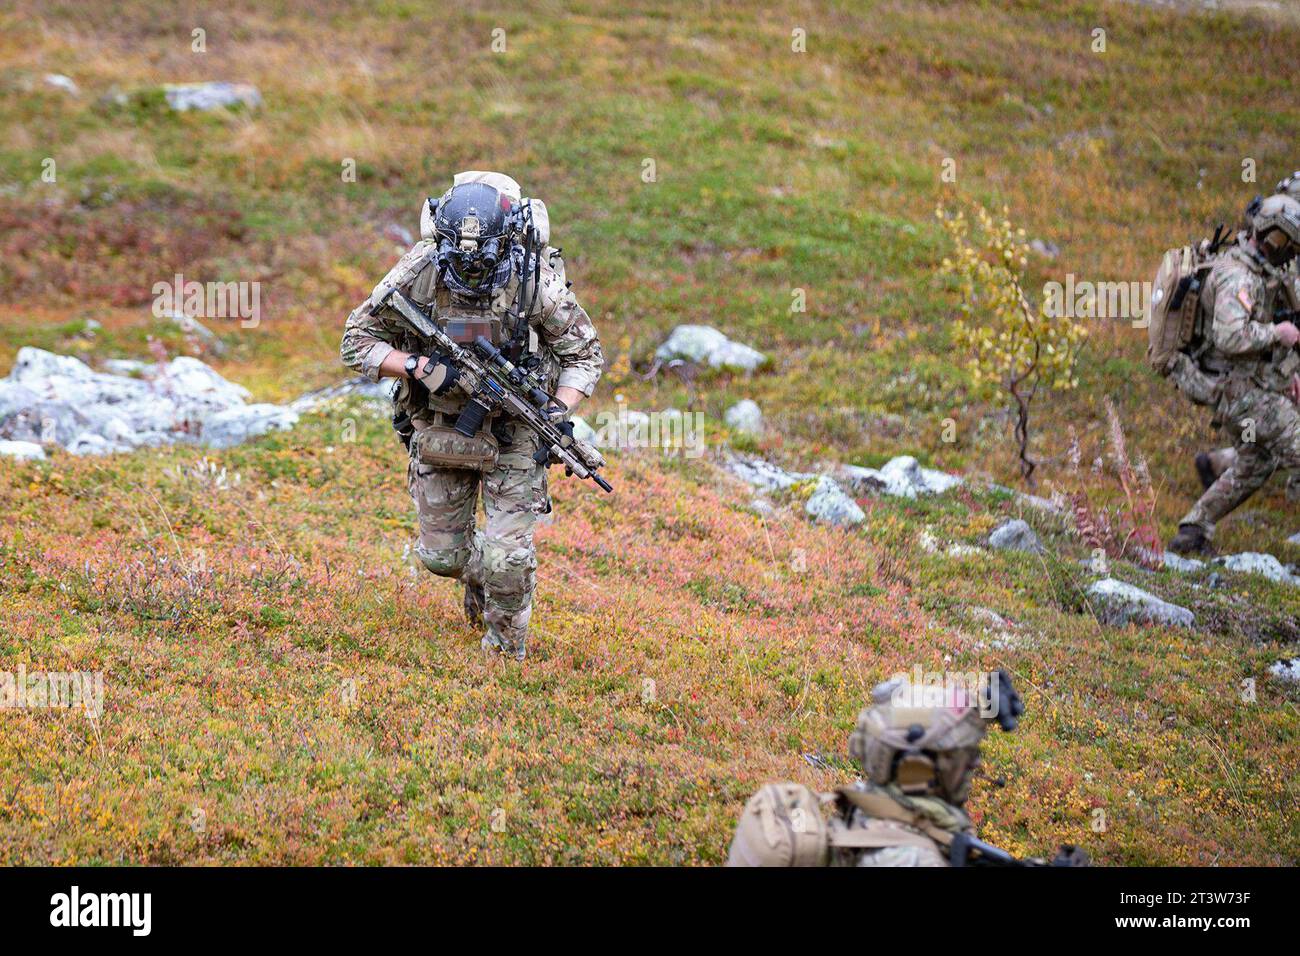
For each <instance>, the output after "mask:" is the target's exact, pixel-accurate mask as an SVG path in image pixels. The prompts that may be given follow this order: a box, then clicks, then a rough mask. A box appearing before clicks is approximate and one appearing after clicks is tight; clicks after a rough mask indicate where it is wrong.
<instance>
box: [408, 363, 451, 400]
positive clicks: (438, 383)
mask: <svg viewBox="0 0 1300 956" xmlns="http://www.w3.org/2000/svg"><path fill="white" fill-rule="evenodd" d="M458 378H460V372H458V371H457V370H456V366H454V365H452V364H451V359H450V358H448V357H447V356H446V355H439V356H438V357H436V358H428V359H423V360H422V364H421V365H420V366H418V367H417V368H416V372H415V380H416V381H417V382H419V383H420V384H421V385H423V386H424V387H425V388H427V389H428V390H429V391H430V392H432V393H433V394H434V395H445V394H446V393H447V392H448V391H449V390H450V389H451V387H452V386H453V385H455V384H456V380H457V379H458Z"/></svg>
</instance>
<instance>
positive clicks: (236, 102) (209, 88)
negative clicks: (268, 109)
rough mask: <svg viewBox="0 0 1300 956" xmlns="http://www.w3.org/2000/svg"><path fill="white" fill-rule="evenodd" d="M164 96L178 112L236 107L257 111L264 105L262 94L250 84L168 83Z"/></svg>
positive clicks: (164, 87)
mask: <svg viewBox="0 0 1300 956" xmlns="http://www.w3.org/2000/svg"><path fill="white" fill-rule="evenodd" d="M163 96H165V97H166V98H167V105H168V106H170V107H171V108H172V109H174V110H176V111H177V112H185V111H187V110H220V109H230V108H231V107H235V106H242V107H245V108H247V109H257V108H258V107H259V106H261V105H262V94H261V93H260V92H259V91H258V89H257V87H255V86H253V85H252V84H250V83H224V82H214V83H168V84H166V85H165V86H163Z"/></svg>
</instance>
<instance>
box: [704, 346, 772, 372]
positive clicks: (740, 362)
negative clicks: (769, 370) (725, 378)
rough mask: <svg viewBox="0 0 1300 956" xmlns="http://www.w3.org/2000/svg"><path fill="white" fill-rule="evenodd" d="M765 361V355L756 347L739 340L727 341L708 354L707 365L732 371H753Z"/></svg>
mask: <svg viewBox="0 0 1300 956" xmlns="http://www.w3.org/2000/svg"><path fill="white" fill-rule="evenodd" d="M766 362H767V356H766V355H764V354H763V353H762V352H760V351H758V349H755V348H750V347H749V346H748V345H744V344H742V343H740V342H732V341H728V342H726V343H725V344H723V345H721V346H719V347H718V348H716V349H714V350H713V351H712V352H711V353H710V354H709V366H710V367H711V368H717V369H728V370H731V371H734V372H753V371H755V370H756V369H759V368H761V367H762V366H763V365H764V364H765V363H766Z"/></svg>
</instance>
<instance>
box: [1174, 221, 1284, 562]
mask: <svg viewBox="0 0 1300 956" xmlns="http://www.w3.org/2000/svg"><path fill="white" fill-rule="evenodd" d="M1280 278H1281V275H1280V273H1279V272H1278V270H1277V269H1275V268H1274V267H1273V266H1271V265H1269V264H1268V262H1266V261H1265V260H1264V258H1263V257H1262V256H1260V255H1259V254H1258V253H1257V252H1255V251H1254V250H1253V249H1252V248H1250V247H1249V246H1247V245H1238V246H1235V247H1233V248H1232V249H1231V250H1229V251H1228V252H1227V253H1225V254H1224V255H1223V257H1222V258H1221V259H1220V260H1219V261H1218V262H1217V263H1216V264H1215V266H1214V268H1213V270H1212V271H1211V273H1210V276H1209V279H1208V281H1207V284H1206V286H1207V287H1206V291H1205V293H1204V295H1203V299H1202V302H1203V307H1204V308H1205V309H1206V314H1207V315H1209V316H1211V317H1212V318H1211V322H1212V330H1211V338H1212V342H1211V349H1210V351H1209V354H1208V355H1207V356H1206V358H1205V362H1204V364H1205V365H1206V366H1207V368H1208V370H1209V371H1210V372H1211V373H1212V374H1214V375H1217V376H1219V378H1220V385H1219V393H1218V398H1217V400H1216V403H1215V418H1216V420H1217V421H1219V422H1221V423H1222V425H1223V427H1224V428H1226V429H1227V431H1228V434H1229V435H1230V436H1231V438H1232V442H1233V448H1234V449H1235V451H1236V461H1235V463H1234V464H1232V466H1231V467H1230V468H1229V469H1228V470H1227V471H1226V472H1224V473H1223V474H1222V475H1220V476H1219V478H1218V479H1217V480H1216V481H1215V482H1214V484H1213V485H1211V486H1210V488H1209V489H1208V490H1207V491H1206V492H1205V494H1203V495H1202V496H1201V498H1200V500H1199V501H1197V502H1196V504H1195V505H1193V507H1192V510H1191V511H1189V512H1188V513H1187V515H1186V516H1185V517H1184V518H1183V519H1182V521H1181V522H1179V524H1180V526H1181V525H1193V526H1195V527H1198V528H1200V529H1201V530H1202V531H1203V532H1204V534H1205V536H1206V537H1207V538H1209V537H1210V536H1211V535H1212V534H1213V531H1214V526H1215V524H1216V523H1217V522H1218V521H1220V520H1222V519H1223V517H1224V516H1226V515H1227V514H1228V513H1229V512H1231V511H1232V510H1233V509H1234V508H1236V507H1237V506H1238V505H1240V504H1241V503H1242V502H1243V501H1245V500H1246V499H1247V498H1249V497H1250V496H1251V495H1252V494H1254V493H1255V492H1256V491H1257V490H1259V488H1260V487H1262V486H1263V484H1264V482H1266V481H1267V480H1268V477H1269V475H1271V474H1272V473H1273V471H1274V470H1275V469H1277V468H1282V469H1284V470H1286V471H1293V470H1295V469H1297V468H1300V411H1297V409H1296V406H1295V404H1294V403H1293V402H1292V401H1291V399H1290V398H1289V397H1288V396H1287V395H1286V388H1287V386H1288V385H1289V384H1290V381H1291V376H1292V375H1293V374H1295V373H1296V371H1297V370H1300V356H1297V354H1296V352H1295V350H1294V349H1288V348H1286V347H1284V346H1282V345H1280V344H1279V343H1278V340H1277V329H1276V327H1275V326H1274V325H1273V323H1272V316H1273V314H1274V307H1275V299H1276V296H1277V294H1278V291H1279V289H1280V286H1281V283H1280V281H1279V280H1280Z"/></svg>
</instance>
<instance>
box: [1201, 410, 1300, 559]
mask: <svg viewBox="0 0 1300 956" xmlns="http://www.w3.org/2000/svg"><path fill="white" fill-rule="evenodd" d="M1221 419H1222V421H1223V427H1224V428H1225V429H1226V430H1227V432H1228V434H1229V435H1231V436H1232V447H1233V449H1234V450H1235V452H1236V457H1235V460H1231V466H1230V467H1229V468H1228V469H1227V470H1226V471H1225V472H1223V474H1221V475H1220V476H1219V477H1218V479H1217V480H1216V481H1215V482H1214V484H1212V485H1211V486H1210V487H1209V488H1208V489H1206V491H1205V494H1203V495H1201V497H1200V500H1198V501H1197V502H1196V504H1194V505H1193V506H1192V510H1191V511H1189V512H1188V513H1187V514H1186V515H1185V516H1184V517H1183V519H1182V521H1180V522H1179V524H1193V525H1197V526H1198V527H1200V528H1201V529H1202V530H1204V531H1205V533H1206V535H1207V536H1209V535H1212V534H1213V533H1214V526H1215V524H1216V523H1218V522H1219V521H1221V520H1222V519H1223V518H1224V517H1225V516H1227V515H1228V514H1229V513H1230V512H1231V511H1232V510H1233V509H1234V508H1236V507H1237V506H1238V505H1240V504H1241V503H1242V502H1243V501H1245V500H1246V499H1247V498H1249V497H1250V496H1251V495H1253V494H1254V493H1255V492H1256V491H1258V490H1259V489H1260V488H1262V487H1263V486H1264V483H1265V482H1266V481H1268V479H1269V476H1270V475H1272V474H1273V472H1274V471H1276V470H1278V469H1282V470H1283V471H1285V472H1288V473H1291V474H1294V473H1296V472H1297V471H1300V410H1298V409H1297V408H1296V406H1295V403H1294V402H1292V401H1291V399H1290V398H1288V397H1287V396H1285V395H1281V394H1279V393H1277V392H1269V391H1265V390H1264V389H1260V388H1253V389H1249V390H1248V391H1246V392H1245V393H1244V394H1242V395H1240V396H1239V397H1237V398H1235V399H1233V400H1231V401H1228V402H1226V404H1225V407H1224V408H1223V410H1222V414H1221ZM1219 460H1220V461H1221V462H1222V461H1225V460H1229V459H1226V457H1225V456H1219Z"/></svg>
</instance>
